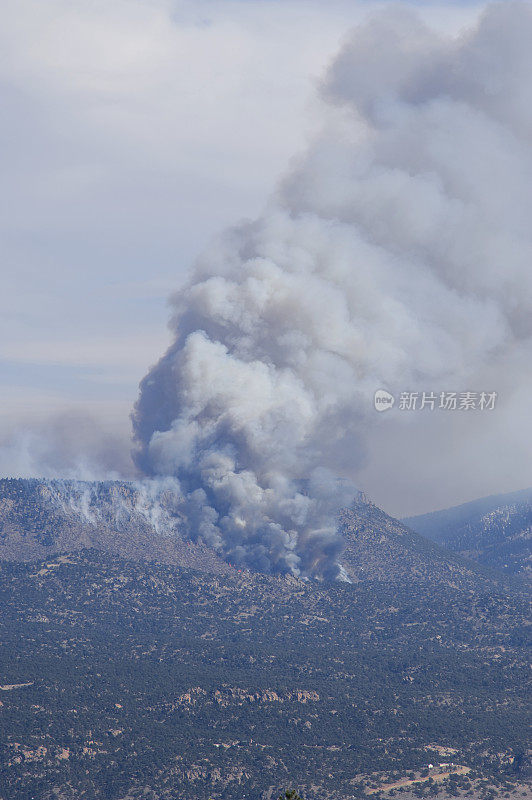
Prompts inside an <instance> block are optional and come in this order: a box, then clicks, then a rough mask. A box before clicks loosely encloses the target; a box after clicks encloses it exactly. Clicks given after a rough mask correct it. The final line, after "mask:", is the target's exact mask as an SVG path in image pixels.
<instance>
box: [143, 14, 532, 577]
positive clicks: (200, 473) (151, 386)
mask: <svg viewBox="0 0 532 800" xmlns="http://www.w3.org/2000/svg"><path fill="white" fill-rule="evenodd" d="M531 40H532V8H531V7H530V6H529V5H528V4H522V3H512V2H505V3H498V4H493V5H489V6H488V7H487V9H486V11H485V13H484V14H483V16H482V17H481V19H480V22H479V24H478V26H477V27H476V28H475V29H474V30H470V31H468V32H466V33H464V34H463V35H461V36H460V37H459V38H456V39H450V38H443V37H441V36H439V35H438V34H436V33H435V32H433V31H431V30H428V29H427V28H426V27H425V26H424V25H423V24H422V23H421V22H420V21H419V20H418V19H417V18H416V16H415V15H413V14H412V13H410V12H406V11H404V10H400V9H393V10H387V11H386V12H384V13H383V14H382V15H381V16H379V17H377V18H375V19H374V20H373V21H372V22H370V23H369V24H368V25H367V26H365V27H364V28H362V29H359V30H357V31H356V32H355V33H354V35H353V37H352V38H351V40H350V41H349V43H348V44H347V45H346V47H345V48H344V49H343V51H342V52H341V53H340V55H339V57H338V58H337V60H336V61H335V62H334V63H333V65H332V66H331V68H330V70H329V73H328V75H327V76H326V79H325V81H324V83H323V89H322V94H323V98H324V101H325V103H326V104H328V105H329V112H328V115H329V123H328V124H327V126H326V129H325V130H324V132H323V135H322V136H321V137H320V138H319V140H318V141H317V142H316V143H315V144H314V145H313V146H312V147H311V148H310V151H309V152H308V153H307V154H306V156H305V157H304V158H303V159H302V160H301V161H300V162H299V164H298V165H297V167H296V168H295V169H294V170H293V172H292V174H290V175H289V176H288V178H287V179H286V181H285V182H284V184H283V186H282V188H281V189H280V191H279V194H278V196H277V197H276V198H275V199H274V200H273V201H272V203H271V205H270V208H269V210H268V211H267V213H265V214H264V215H263V216H262V217H261V218H260V219H258V220H257V221H255V222H253V223H246V224H242V225H240V226H239V227H237V228H235V229H233V230H231V231H229V232H228V233H227V234H225V235H224V236H223V237H222V238H221V239H220V240H219V241H217V242H216V243H215V244H214V245H213V246H212V247H211V249H210V250H209V252H208V253H206V255H205V256H204V257H203V258H202V260H201V261H200V263H198V265H197V266H196V269H195V272H194V275H193V277H192V279H191V280H190V282H189V284H188V285H187V286H186V287H185V288H184V289H182V290H181V291H180V292H178V293H177V294H176V295H175V296H174V297H173V299H172V303H173V317H172V323H171V324H172V327H173V329H174V331H175V335H176V339H175V343H174V344H173V345H172V347H171V348H170V349H169V351H168V352H167V353H166V354H165V355H164V356H163V358H162V359H161V360H160V361H159V363H158V364H157V365H156V366H155V367H154V368H153V369H152V370H151V371H150V372H149V374H148V375H147V376H146V378H145V379H144V380H143V382H142V384H141V391H140V397H139V400H138V402H137V405H136V408H135V411H134V414H133V421H134V427H135V433H136V439H137V443H138V452H137V464H138V465H139V467H140V468H141V469H142V470H143V471H144V473H145V474H147V475H151V476H168V475H171V476H175V477H176V478H177V479H178V480H179V482H180V485H181V490H182V492H183V495H184V498H185V499H184V504H185V509H186V511H185V513H186V517H187V519H188V520H189V526H190V528H191V530H192V532H193V535H196V536H198V537H201V538H203V539H205V540H206V541H208V542H210V543H211V544H213V545H214V546H216V547H217V548H218V549H219V550H220V551H221V552H223V553H225V554H226V555H227V557H228V558H230V559H232V560H233V561H238V562H241V563H247V564H252V565H253V566H255V567H259V568H260V569H263V570H266V571H288V570H290V571H292V572H294V573H296V574H299V573H302V574H321V575H325V576H335V575H337V574H338V571H339V567H338V557H339V551H340V544H339V539H338V537H337V536H336V534H335V515H336V512H337V511H338V509H339V507H340V506H341V505H343V504H345V503H346V502H349V499H350V497H351V496H352V494H353V491H354V489H353V486H352V485H351V484H350V483H349V481H348V480H346V477H349V476H353V475H354V474H355V473H356V470H357V468H358V467H359V466H360V464H361V462H362V461H363V458H364V438H365V433H366V429H367V428H368V426H370V425H371V419H370V417H371V415H372V414H373V416H374V412H372V410H371V398H372V397H373V393H374V391H375V389H378V388H380V387H386V388H388V389H390V390H392V391H399V390H402V389H415V388H417V387H421V388H430V389H438V388H441V387H443V386H444V385H446V386H447V387H449V386H450V387H451V388H453V387H455V386H459V387H460V386H461V385H463V380H464V379H465V378H467V377H470V376H471V375H475V374H481V373H482V370H483V368H484V366H485V365H486V364H487V363H489V362H492V361H493V360H494V359H502V358H505V357H507V356H508V354H509V353H516V352H526V351H528V352H529V351H530V348H529V344H530V335H531V333H532V315H531V308H532V276H531V266H530V265H531V257H532V229H531V226H530V208H532V180H531V177H532V151H531V149H530V144H531V134H532V83H531V82H530V80H529V77H530V75H531V74H532V49H531V48H530V41H531ZM427 385H428V386H427ZM466 388H469V387H466ZM481 388H484V387H481Z"/></svg>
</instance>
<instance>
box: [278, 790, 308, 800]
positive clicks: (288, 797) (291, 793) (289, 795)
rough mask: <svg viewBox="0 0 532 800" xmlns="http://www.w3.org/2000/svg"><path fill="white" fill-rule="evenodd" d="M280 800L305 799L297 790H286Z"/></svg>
mask: <svg viewBox="0 0 532 800" xmlns="http://www.w3.org/2000/svg"><path fill="white" fill-rule="evenodd" d="M279 800H303V798H302V797H301V795H300V794H299V792H296V790H295V789H285V791H284V792H283V793H282V794H280V795H279Z"/></svg>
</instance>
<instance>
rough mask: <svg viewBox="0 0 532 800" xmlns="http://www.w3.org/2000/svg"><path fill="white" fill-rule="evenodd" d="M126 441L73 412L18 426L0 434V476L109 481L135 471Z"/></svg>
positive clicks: (90, 419) (85, 415) (94, 420)
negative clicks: (0, 435)
mask: <svg viewBox="0 0 532 800" xmlns="http://www.w3.org/2000/svg"><path fill="white" fill-rule="evenodd" d="M130 449H131V444H130V442H129V440H128V439H127V438H126V437H123V436H120V435H118V434H116V433H115V432H113V431H110V430H108V429H107V428H105V427H104V426H102V425H101V424H100V423H99V422H98V421H97V420H96V419H94V417H92V416H90V415H89V414H86V413H80V412H75V411H70V412H63V413H62V414H57V415H53V416H51V417H48V418H46V419H44V420H41V421H39V422H35V423H33V424H27V425H26V426H24V427H21V426H18V427H17V428H16V429H15V430H13V431H12V432H10V433H6V434H4V436H2V437H0V475H8V476H9V477H12V478H35V477H40V478H64V479H68V480H78V481H91V480H102V479H108V480H114V479H117V478H124V477H126V478H131V477H134V476H135V474H136V470H135V467H134V465H133V463H132V461H131V457H130V453H129V451H130Z"/></svg>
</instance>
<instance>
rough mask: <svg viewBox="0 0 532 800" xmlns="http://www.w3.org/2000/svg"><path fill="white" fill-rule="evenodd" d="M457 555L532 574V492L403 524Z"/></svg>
mask: <svg viewBox="0 0 532 800" xmlns="http://www.w3.org/2000/svg"><path fill="white" fill-rule="evenodd" d="M403 522H404V524H405V525H408V526H409V527H410V528H412V530H414V531H417V533H419V534H421V535H422V536H426V537H427V538H429V539H432V540H433V541H434V542H437V543H438V544H439V545H441V546H442V547H445V548H447V549H449V550H451V551H453V552H454V553H459V554H460V555H462V556H464V557H466V558H469V559H472V560H473V561H476V562H477V563H478V564H482V565H484V566H486V567H491V568H492V569H496V570H499V571H501V572H503V573H507V574H510V575H517V576H520V577H527V578H530V576H531V572H532V555H531V547H530V545H531V540H532V489H524V490H523V491H519V492H512V493H511V494H501V495H492V496H490V497H484V498H482V499H480V500H474V501H473V502H471V503H464V504H463V505H460V506H455V507H453V508H448V509H445V510H444V511H434V512H433V513H431V514H423V515H421V516H417V517H409V518H407V519H404V520H403Z"/></svg>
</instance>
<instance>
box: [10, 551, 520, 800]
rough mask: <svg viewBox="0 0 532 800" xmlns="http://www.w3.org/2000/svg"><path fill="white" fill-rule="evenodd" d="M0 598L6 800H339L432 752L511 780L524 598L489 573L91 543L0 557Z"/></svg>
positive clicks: (516, 750)
mask: <svg viewBox="0 0 532 800" xmlns="http://www.w3.org/2000/svg"><path fill="white" fill-rule="evenodd" d="M0 602H1V603H2V607H3V608H4V614H3V616H2V619H1V621H0V629H1V637H0V643H1V645H0V647H1V654H0V655H1V664H2V667H1V670H2V674H1V676H0V679H1V685H2V687H3V688H4V689H5V691H2V695H1V702H2V706H1V708H0V721H1V724H2V726H3V732H4V736H3V742H4V744H3V746H2V749H1V750H0V759H1V762H0V763H1V769H0V785H2V786H3V789H2V791H0V797H2V800H7V798H11V797H17V800H29V799H30V798H32V797H34V798H37V797H38V798H39V800H52V798H53V799H54V800H55V798H56V797H59V798H69V799H70V798H76V800H78V798H79V800H94V798H97V799H98V800H99V799H100V798H101V800H126V798H127V800H129V799H130V798H139V799H142V800H163V798H164V800H168V798H173V797H178V798H181V797H183V798H184V797H190V796H193V797H194V798H198V800H207V798H208V797H214V798H227V800H229V799H230V798H231V799H232V798H235V797H241V798H243V800H251V798H253V800H256V798H257V797H271V796H273V795H275V793H276V792H277V794H278V791H279V790H280V789H282V788H283V786H287V785H298V786H299V787H301V788H302V789H304V795H305V796H308V797H311V798H313V797H316V798H318V797H323V796H326V797H328V798H335V799H337V800H347V799H348V798H352V797H358V796H361V795H362V794H364V792H365V791H366V789H367V790H369V789H370V788H371V786H372V785H375V783H376V782H377V784H378V781H379V780H381V782H384V783H386V780H393V778H394V776H396V777H397V776H399V777H401V776H404V775H405V774H409V773H410V772H411V771H420V770H421V771H422V770H424V769H425V768H426V765H427V764H428V763H429V762H433V763H434V762H436V761H438V759H439V760H442V759H441V756H440V755H439V753H440V749H441V748H444V749H445V748H452V750H453V752H454V753H455V755H453V758H452V760H453V761H455V762H456V763H457V764H460V765H462V766H463V767H464V768H467V769H468V770H471V773H470V776H471V778H473V779H474V780H476V779H477V778H476V777H475V776H477V777H478V778H480V776H483V778H484V779H486V780H489V781H490V782H491V783H493V781H499V780H503V781H512V780H517V779H519V780H520V779H521V777H522V776H520V775H517V774H514V773H513V772H512V769H513V767H512V764H513V761H512V760H513V759H515V757H516V755H519V754H520V753H522V752H525V751H526V747H527V744H526V736H527V721H528V707H527V702H528V694H527V689H526V676H527V672H528V662H527V654H526V650H525V646H526V624H527V619H528V614H529V609H528V607H527V605H526V604H525V602H524V601H523V600H522V599H520V598H519V597H517V596H514V595H510V594H505V593H504V592H503V591H500V590H497V589H496V588H494V587H493V586H492V587H491V589H490V588H489V587H488V586H487V585H486V586H484V588H483V587H482V586H481V585H479V586H478V587H477V589H476V590H474V589H472V588H471V587H467V586H460V585H459V584H456V585H455V586H454V587H453V586H451V585H444V584H440V585H435V586H430V585H426V584H425V582H424V581H420V582H416V581H413V582H410V583H409V582H406V581H405V582H404V585H403V587H402V589H401V586H400V584H397V583H388V582H387V581H380V580H367V581H363V582H359V583H354V584H348V583H341V582H335V583H333V584H324V583H319V582H315V581H311V582H305V581H299V580H297V579H295V578H292V577H274V576H266V575H258V574H252V573H249V572H248V573H241V574H238V573H236V574H235V573H233V574H228V575H213V574H211V575H209V574H207V573H205V572H195V571H190V570H184V569H182V568H178V567H171V566H163V565H157V564H145V563H144V564H143V563H139V562H131V561H125V560H124V559H121V558H119V557H117V556H111V555H109V554H106V553H101V552H97V551H94V550H92V551H80V552H77V553H75V554H70V555H65V556H58V557H56V558H54V559H51V560H50V559H49V560H47V561H43V562H38V563H4V564H3V565H0ZM443 760H446V759H443ZM468 774H469V773H468ZM377 775H380V776H381V777H380V778H378V777H376V776H377ZM464 780H465V778H464ZM468 780H469V779H468ZM2 782H3V783H2ZM490 785H491V784H490ZM364 787H365V788H364Z"/></svg>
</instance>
